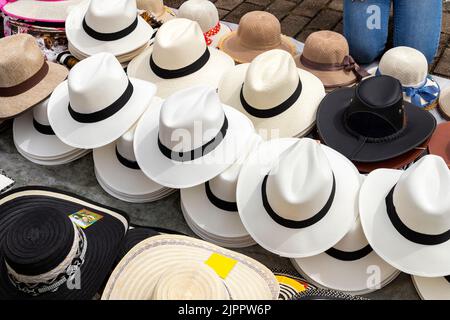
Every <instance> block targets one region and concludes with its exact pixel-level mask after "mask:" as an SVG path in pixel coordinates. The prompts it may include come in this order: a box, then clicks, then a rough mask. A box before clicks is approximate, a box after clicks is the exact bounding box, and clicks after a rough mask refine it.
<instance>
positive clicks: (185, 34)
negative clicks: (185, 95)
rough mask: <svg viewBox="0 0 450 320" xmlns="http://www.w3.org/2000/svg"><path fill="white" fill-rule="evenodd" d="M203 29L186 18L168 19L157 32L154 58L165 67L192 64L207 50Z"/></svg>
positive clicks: (172, 68)
mask: <svg viewBox="0 0 450 320" xmlns="http://www.w3.org/2000/svg"><path fill="white" fill-rule="evenodd" d="M206 49H207V47H206V42H205V38H204V36H203V32H202V29H200V26H199V24H198V23H197V22H195V21H191V20H188V19H184V18H178V19H174V20H170V21H167V22H166V23H164V24H163V25H162V26H161V28H159V30H158V33H157V34H156V38H155V42H154V45H153V53H152V58H153V61H154V62H155V64H156V65H157V66H158V67H160V68H164V69H168V70H177V69H181V68H184V67H186V66H189V65H191V64H192V63H194V62H195V61H197V60H198V59H199V58H200V57H201V56H202V55H203V54H204V53H205V51H206Z"/></svg>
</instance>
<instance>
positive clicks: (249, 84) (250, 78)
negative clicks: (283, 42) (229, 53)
mask: <svg viewBox="0 0 450 320" xmlns="http://www.w3.org/2000/svg"><path fill="white" fill-rule="evenodd" d="M218 92H219V96H220V99H221V101H222V102H223V103H225V104H227V105H230V106H232V107H233V108H235V109H237V110H239V111H240V112H242V113H244V114H245V115H246V116H247V117H249V119H250V120H251V121H252V122H253V124H254V126H255V129H256V131H257V132H258V133H259V134H261V135H262V136H264V135H265V134H270V133H273V134H277V136H276V137H277V138H289V137H298V136H299V135H302V134H307V133H308V132H309V131H310V128H312V126H314V124H315V121H316V112H317V108H318V106H319V103H320V101H321V100H322V98H323V97H324V96H325V89H324V87H323V84H322V83H321V82H320V80H319V79H318V78H317V77H316V76H314V75H313V74H311V73H309V72H307V71H304V70H301V69H298V68H297V67H296V66H295V62H294V60H293V58H292V56H291V55H289V54H288V53H286V52H285V51H282V50H271V51H267V52H265V53H263V54H261V55H260V56H258V57H257V58H255V59H254V60H253V62H252V63H251V64H241V65H238V66H235V67H234V68H233V69H231V70H230V71H228V72H227V73H225V75H224V76H223V77H222V79H221V81H220V84H219V91H218Z"/></svg>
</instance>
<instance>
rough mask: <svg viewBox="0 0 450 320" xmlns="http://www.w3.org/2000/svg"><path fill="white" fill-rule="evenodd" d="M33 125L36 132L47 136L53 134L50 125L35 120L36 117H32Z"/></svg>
mask: <svg viewBox="0 0 450 320" xmlns="http://www.w3.org/2000/svg"><path fill="white" fill-rule="evenodd" d="M33 127H34V128H35V129H36V131H37V132H39V133H42V134H45V135H48V136H54V135H55V132H54V131H53V129H52V127H51V126H48V125H45V124H41V123H39V122H37V121H36V119H34V118H33Z"/></svg>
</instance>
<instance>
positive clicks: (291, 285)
mask: <svg viewBox="0 0 450 320" xmlns="http://www.w3.org/2000/svg"><path fill="white" fill-rule="evenodd" d="M274 275H275V278H276V279H277V280H278V283H279V284H280V295H279V297H278V300H292V299H293V298H294V297H295V296H297V295H298V294H299V293H302V292H305V291H308V290H313V289H316V287H314V286H313V285H312V284H310V283H308V282H307V281H306V280H305V279H303V278H300V277H298V276H294V275H292V274H290V273H288V272H284V271H277V270H275V271H274Z"/></svg>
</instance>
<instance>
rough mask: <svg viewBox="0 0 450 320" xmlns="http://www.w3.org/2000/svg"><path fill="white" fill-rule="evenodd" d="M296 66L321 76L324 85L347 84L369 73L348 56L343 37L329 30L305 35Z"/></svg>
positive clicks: (342, 85)
mask: <svg viewBox="0 0 450 320" xmlns="http://www.w3.org/2000/svg"><path fill="white" fill-rule="evenodd" d="M296 62H297V66H298V67H299V68H301V69H303V70H306V71H309V72H311V73H312V74H314V75H315V76H317V77H318V78H319V79H320V80H322V82H323V84H324V86H325V88H326V89H334V88H339V87H347V86H351V85H354V84H355V83H358V82H359V81H360V80H361V79H362V78H363V77H366V76H368V75H369V74H368V73H367V72H366V71H365V70H364V69H362V68H361V67H359V66H358V65H357V64H356V63H355V61H354V60H353V58H352V57H351V56H350V53H349V47H348V43H347V40H346V39H345V38H344V36H342V35H341V34H339V33H337V32H333V31H317V32H314V33H312V34H311V35H309V37H308V38H307V39H306V41H305V47H304V49H303V52H302V54H301V55H299V56H297V57H296Z"/></svg>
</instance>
